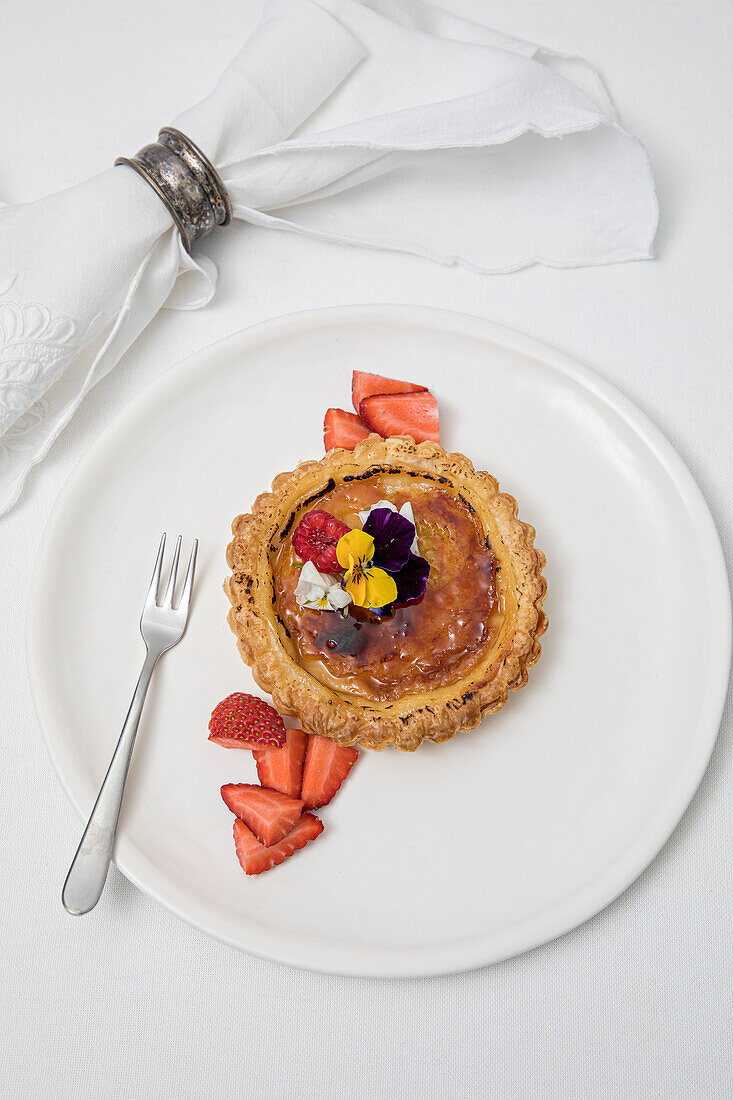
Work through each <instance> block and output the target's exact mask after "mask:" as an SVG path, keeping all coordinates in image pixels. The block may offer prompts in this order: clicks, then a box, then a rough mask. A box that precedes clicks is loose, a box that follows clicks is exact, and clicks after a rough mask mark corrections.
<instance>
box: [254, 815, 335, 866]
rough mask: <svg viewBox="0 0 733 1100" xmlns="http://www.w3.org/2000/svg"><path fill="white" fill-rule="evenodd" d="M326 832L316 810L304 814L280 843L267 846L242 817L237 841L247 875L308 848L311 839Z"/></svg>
mask: <svg viewBox="0 0 733 1100" xmlns="http://www.w3.org/2000/svg"><path fill="white" fill-rule="evenodd" d="M322 832H323V824H322V823H321V822H320V821H319V820H318V818H317V817H314V816H313V814H303V816H302V817H301V819H300V821H299V822H298V824H297V825H296V826H295V828H294V829H293V830H292V832H290V833H288V835H287V836H286V837H284V839H283V840H281V841H279V843H277V844H273V845H270V846H269V847H267V846H266V845H264V844H260V842H259V840H258V839H257V837H256V836H255V835H254V833H253V832H252V831H251V829H249V828H247V826H246V825H245V823H244V822H243V821H242V820H241V818H237V820H236V821H235V822H234V845H235V848H236V849H237V858H238V859H239V862H240V863H241V865H242V869H243V870H244V872H245V874H247V875H260V874H262V872H263V871H269V869H270V867H274V866H275V865H276V864H278V863H282V862H283V860H285V859H287V858H288V856H291V855H292V854H293V852H297V851H298V849H299V848H304V847H305V846H306V844H307V843H308V841H309V840H315V838H316V837H317V836H318V835H319V833H322Z"/></svg>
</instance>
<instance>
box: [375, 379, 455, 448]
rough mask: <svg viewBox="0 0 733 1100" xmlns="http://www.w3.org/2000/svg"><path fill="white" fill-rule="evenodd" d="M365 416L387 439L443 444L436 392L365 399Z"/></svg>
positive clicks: (395, 394) (386, 395) (396, 394)
mask: <svg viewBox="0 0 733 1100" xmlns="http://www.w3.org/2000/svg"><path fill="white" fill-rule="evenodd" d="M360 409H361V415H362V417H363V418H364V420H365V421H366V423H367V424H368V425H369V427H370V428H371V429H372V431H375V432H379V434H380V435H381V436H382V437H383V438H384V439H389V437H390V436H392V435H410V436H412V438H413V439H414V440H415V442H416V443H422V442H424V441H425V440H426V439H434V440H435V442H436V443H439V442H440V420H439V417H438V402H437V401H436V400H435V398H434V397H433V395H432V393H428V392H427V390H426V391H425V392H424V393H392V394H375V395H374V396H373V397H365V398H364V400H363V401H362V403H361V405H360Z"/></svg>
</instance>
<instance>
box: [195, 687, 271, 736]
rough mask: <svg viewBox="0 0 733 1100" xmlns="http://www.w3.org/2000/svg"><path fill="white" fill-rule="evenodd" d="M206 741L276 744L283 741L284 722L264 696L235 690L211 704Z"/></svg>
mask: <svg viewBox="0 0 733 1100" xmlns="http://www.w3.org/2000/svg"><path fill="white" fill-rule="evenodd" d="M209 741H213V742H214V744H215V745H222V746H223V747H224V748H225V749H265V748H268V747H273V748H279V747H280V746H281V745H284V744H285V723H284V722H283V720H282V718H281V717H280V715H279V714H278V713H277V711H276V710H275V708H274V707H271V706H270V704H269V703H266V702H265V700H264V699H259V698H258V697H257V696H256V695H247V694H246V693H245V692H242V691H235V692H234V694H233V695H227V697H226V699H222V701H221V703H217V705H216V706H215V707H214V710H213V711H212V714H211V720H210V722H209Z"/></svg>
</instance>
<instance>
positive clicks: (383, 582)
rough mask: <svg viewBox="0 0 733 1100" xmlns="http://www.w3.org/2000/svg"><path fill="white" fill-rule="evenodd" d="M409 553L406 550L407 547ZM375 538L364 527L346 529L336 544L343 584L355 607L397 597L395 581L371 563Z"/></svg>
mask: <svg viewBox="0 0 733 1100" xmlns="http://www.w3.org/2000/svg"><path fill="white" fill-rule="evenodd" d="M408 553H409V550H408ZM374 554H375V540H374V537H373V536H372V535H371V534H369V533H368V532H367V531H358V530H355V531H349V532H348V534H346V535H342V537H341V538H340V539H339V541H338V543H337V544H336V557H337V558H338V563H339V565H340V566H341V568H342V569H344V570H345V571H346V572H345V574H344V580H343V586H344V588H345V589H346V591H347V592H348V594H349V596H350V597H351V599H352V600H353V601H354V603H355V604H356V605H357V607H369V608H372V607H379V608H381V607H386V606H387V605H388V604H391V603H394V601H395V600H396V599H397V585H396V584H395V582H394V579H393V578H392V577H391V576H390V575H389V573H387V572H386V571H385V570H384V569H381V568H379V567H378V566H375V565H374Z"/></svg>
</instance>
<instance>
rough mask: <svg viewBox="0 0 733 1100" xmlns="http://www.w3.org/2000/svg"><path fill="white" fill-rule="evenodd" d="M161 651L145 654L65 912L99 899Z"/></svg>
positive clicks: (66, 891) (74, 867)
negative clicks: (133, 750)
mask: <svg viewBox="0 0 733 1100" xmlns="http://www.w3.org/2000/svg"><path fill="white" fill-rule="evenodd" d="M159 656H160V654H158V653H153V654H151V652H150V650H148V651H147V653H146V654H145V661H144V663H143V667H142V672H141V673H140V678H139V680H138V682H137V687H136V688H135V694H134V695H133V697H132V702H131V703H130V709H129V710H128V712H127V717H126V718H125V724H124V725H123V727H122V733H121V734H120V739H119V741H118V742H117V747H116V749H115V751H114V755H113V757H112V759H111V760H110V764H109V768H108V769H107V774H106V775H105V777H104V782H103V783H102V786H101V788H100V791H99V794H98V795H97V801H96V802H95V803H94V808H93V810H92V812H91V814H90V815H89V821H88V822H87V827H86V829H85V830H84V835H83V836H82V838H81V842H80V844H79V847H78V848H77V850H76V855H75V856H74V859H73V860H72V863H71V867H70V868H69V873H68V875H67V876H66V882H65V883H64V888H63V890H62V892H61V900H62V902H63V905H64V909H66V911H67V913H71V914H72V915H73V916H80V915H81V914H82V913H88V912H89V910H90V909H93V908H94V906H95V905H96V904H97V902H98V901H99V899H100V897H101V895H102V890H103V889H104V883H105V880H106V878H107V871H108V869H109V863H110V859H111V858H112V846H113V844H114V839H115V832H116V830H117V821H118V818H119V816H120V807H121V806H122V795H123V793H124V790H125V780H126V779H127V772H128V769H129V767H130V758H131V756H132V749H133V746H134V744H135V735H136V733H137V727H138V725H139V724H140V715H141V714H142V709H143V703H144V702H145V696H146V695H147V691H148V685H149V683H150V677H151V676H152V674H153V669H154V668H155V662H156V661H157V659H158V657H159Z"/></svg>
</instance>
